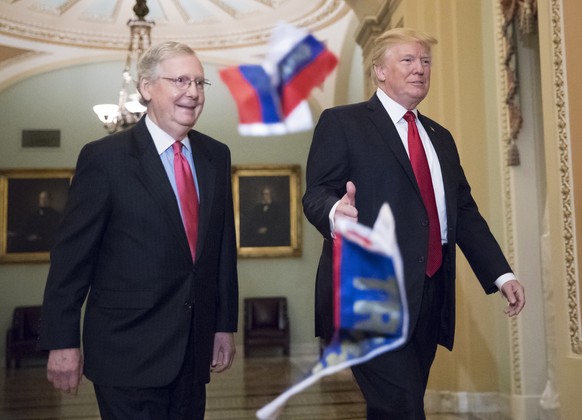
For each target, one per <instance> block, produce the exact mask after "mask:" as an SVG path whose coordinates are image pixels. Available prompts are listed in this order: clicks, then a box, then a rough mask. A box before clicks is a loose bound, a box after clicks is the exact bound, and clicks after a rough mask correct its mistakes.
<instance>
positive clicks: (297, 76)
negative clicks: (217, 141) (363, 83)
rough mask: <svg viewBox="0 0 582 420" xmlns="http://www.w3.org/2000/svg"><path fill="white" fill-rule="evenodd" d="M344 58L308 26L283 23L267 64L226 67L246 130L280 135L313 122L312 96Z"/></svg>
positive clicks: (224, 77) (242, 127)
mask: <svg viewBox="0 0 582 420" xmlns="http://www.w3.org/2000/svg"><path fill="white" fill-rule="evenodd" d="M337 63H338V60H337V58H336V57H335V55H334V54H333V53H331V52H330V51H329V50H328V49H327V48H326V47H325V45H324V44H323V43H321V42H320V41H318V40H317V39H316V38H315V37H314V36H313V35H311V34H309V33H307V31H304V30H300V29H297V28H295V27H293V26H291V25H288V24H285V23H280V24H279V25H278V26H277V27H276V28H275V29H274V30H273V33H272V36H271V41H270V43H269V51H268V53H267V57H266V60H265V61H264V63H263V64H261V65H241V66H238V67H229V68H226V69H223V70H221V71H220V77H221V79H222V80H223V81H224V83H225V84H226V85H227V87H228V89H229V90H230V93H231V95H232V97H233V98H234V100H235V102H236V105H237V109H238V114H239V132H240V133H241V135H248V136H265V135H279V134H286V133H292V132H298V131H305V130H309V129H311V128H312V127H313V120H312V118H311V111H310V110H309V105H308V104H307V98H308V97H309V94H310V93H311V91H312V89H313V88H314V87H316V86H320V85H321V84H322V83H323V82H324V80H325V79H326V78H327V76H329V74H330V73H331V72H332V71H333V69H334V68H335V67H336V66H337Z"/></svg>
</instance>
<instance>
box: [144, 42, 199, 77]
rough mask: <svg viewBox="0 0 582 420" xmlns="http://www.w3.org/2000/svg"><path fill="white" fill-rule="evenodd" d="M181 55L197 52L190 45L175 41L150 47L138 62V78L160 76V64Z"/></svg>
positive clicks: (194, 54)
mask: <svg viewBox="0 0 582 420" xmlns="http://www.w3.org/2000/svg"><path fill="white" fill-rule="evenodd" d="M181 55H193V56H196V53H195V52H194V50H193V49H192V48H190V47H189V46H188V45H186V44H183V43H180V42H175V41H167V42H163V43H161V44H158V45H153V46H151V47H149V48H148V49H147V50H145V52H144V53H143V54H142V56H141V57H140V59H139V61H138V62H137V80H138V81H141V80H142V79H147V80H154V79H156V78H157V77H158V64H160V63H161V62H162V61H164V60H167V59H169V58H174V57H177V56H181Z"/></svg>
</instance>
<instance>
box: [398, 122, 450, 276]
mask: <svg viewBox="0 0 582 420" xmlns="http://www.w3.org/2000/svg"><path fill="white" fill-rule="evenodd" d="M404 119H405V120H406V122H407V123H408V153H409V155H410V163H411V164H412V170H413V171H414V175H415V176H416V182H417V183H418V187H419V188H420V195H421V196H422V201H423V202H424V207H425V208H426V212H427V213H428V229H429V230H428V261H427V264H426V275H427V276H429V277H432V276H433V275H434V274H435V273H436V272H437V270H438V269H439V267H440V266H441V264H442V259H443V255H442V254H443V250H442V244H441V227H440V223H439V215H438V212H437V206H436V201H435V197H434V189H433V187H432V178H431V176H430V169H429V168H428V161H427V159H426V153H425V151H424V147H423V146H422V141H421V140H420V134H418V129H417V128H416V122H415V120H416V115H414V113H413V112H412V111H408V112H407V113H406V114H404Z"/></svg>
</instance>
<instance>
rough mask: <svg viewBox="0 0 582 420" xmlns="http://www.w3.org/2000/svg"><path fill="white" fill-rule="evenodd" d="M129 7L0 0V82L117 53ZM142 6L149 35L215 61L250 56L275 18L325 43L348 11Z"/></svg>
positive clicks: (329, 4)
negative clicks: (150, 23)
mask: <svg viewBox="0 0 582 420" xmlns="http://www.w3.org/2000/svg"><path fill="white" fill-rule="evenodd" d="M134 6H135V0H0V85H2V83H3V82H4V83H5V82H6V81H7V80H8V79H10V78H14V77H16V78H19V77H20V76H22V75H23V74H25V73H26V72H34V70H31V69H32V68H34V69H38V68H41V67H46V68H50V67H55V66H58V65H63V63H67V62H68V63H70V62H83V61H90V60H95V59H100V58H101V59H105V57H113V56H115V57H120V56H121V55H122V54H123V53H124V51H125V50H127V46H128V43H129V29H128V26H127V22H128V20H129V19H131V18H133V17H134V12H133V7H134ZM147 6H148V8H149V13H148V15H147V16H146V19H147V20H152V21H154V22H155V26H154V28H153V29H152V42H154V43H156V42H161V41H165V40H177V41H182V42H185V43H187V44H189V45H191V46H192V47H193V48H194V49H196V50H197V51H199V53H202V54H204V55H205V56H208V57H212V58H213V59H215V60H218V61H223V62H244V61H251V62H252V61H257V57H260V56H261V54H262V53H263V52H264V49H265V47H266V44H267V43H268V40H269V36H270V33H271V30H272V29H273V27H274V26H275V25H276V24H277V22H279V21H286V22H288V23H291V24H293V25H295V26H298V27H303V28H306V29H308V30H310V31H311V32H313V33H315V34H316V36H318V33H319V34H323V35H322V36H323V37H324V38H326V39H322V40H323V41H326V42H330V41H334V40H336V41H337V39H336V35H337V38H339V39H341V40H343V38H344V36H345V31H346V25H345V19H344V18H345V16H346V15H347V14H348V13H349V11H350V8H349V7H348V6H347V5H346V4H345V1H344V0H148V1H147ZM342 21H343V22H344V23H343V24H342V23H341V22H342ZM320 38H321V37H320Z"/></svg>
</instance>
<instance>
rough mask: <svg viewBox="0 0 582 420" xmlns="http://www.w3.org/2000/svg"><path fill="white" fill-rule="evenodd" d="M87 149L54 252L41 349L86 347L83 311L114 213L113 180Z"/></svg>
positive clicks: (45, 293)
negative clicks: (82, 333)
mask: <svg viewBox="0 0 582 420" xmlns="http://www.w3.org/2000/svg"><path fill="white" fill-rule="evenodd" d="M90 150H91V146H90V145H87V146H85V147H84V148H83V150H82V151H81V153H80V154H79V159H78V162H77V168H76V170H75V175H74V177H73V180H72V182H71V187H70V189H69V196H68V199H67V205H66V208H65V212H64V216H63V220H62V223H61V225H60V228H59V232H58V234H57V238H56V241H55V245H54V247H53V249H52V251H51V266H50V269H49V274H48V278H47V283H46V286H45V292H44V301H43V307H42V317H41V326H40V332H39V333H40V334H39V348H41V349H58V348H76V347H80V317H81V307H82V305H83V303H84V301H85V298H86V296H87V292H88V290H89V288H90V286H91V281H92V277H93V273H94V270H95V264H96V261H97V259H98V249H99V243H100V241H101V238H102V235H103V230H104V229H105V226H106V224H107V219H108V217H109V213H110V205H109V199H108V197H109V190H108V186H107V185H108V181H107V175H106V173H105V171H104V170H103V169H102V167H101V165H100V162H99V161H98V158H97V156H96V154H94V153H91V151H90Z"/></svg>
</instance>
